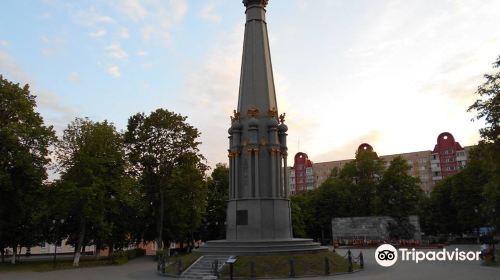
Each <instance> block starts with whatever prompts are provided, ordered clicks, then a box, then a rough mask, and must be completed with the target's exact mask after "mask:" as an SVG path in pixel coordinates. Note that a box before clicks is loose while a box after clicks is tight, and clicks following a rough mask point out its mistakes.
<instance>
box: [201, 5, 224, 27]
mask: <svg viewBox="0 0 500 280" xmlns="http://www.w3.org/2000/svg"><path fill="white" fill-rule="evenodd" d="M214 10H215V6H214V4H213V3H207V4H206V5H205V6H203V7H202V8H201V10H200V12H199V16H200V17H201V18H203V19H205V20H207V21H209V22H213V23H219V22H221V20H222V17H221V16H220V15H218V14H216V13H215V11H214Z"/></svg>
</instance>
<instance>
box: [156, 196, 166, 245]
mask: <svg viewBox="0 0 500 280" xmlns="http://www.w3.org/2000/svg"><path fill="white" fill-rule="evenodd" d="M160 188H161V187H160ZM164 196H165V194H164V190H162V189H160V213H159V215H158V217H159V220H158V222H157V230H158V239H157V241H156V243H157V244H156V245H157V246H158V250H163V216H164V209H165V199H164Z"/></svg>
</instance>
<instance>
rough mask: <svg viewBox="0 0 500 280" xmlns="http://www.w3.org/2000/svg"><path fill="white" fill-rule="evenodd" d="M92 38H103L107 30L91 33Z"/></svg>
mask: <svg viewBox="0 0 500 280" xmlns="http://www.w3.org/2000/svg"><path fill="white" fill-rule="evenodd" d="M89 35H90V36H91V37H102V36H104V35H106V30H105V29H99V30H96V31H94V32H91V33H89Z"/></svg>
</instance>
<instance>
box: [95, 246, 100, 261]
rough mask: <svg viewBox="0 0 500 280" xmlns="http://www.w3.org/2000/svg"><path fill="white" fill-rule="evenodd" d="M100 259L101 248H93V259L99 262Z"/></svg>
mask: <svg viewBox="0 0 500 280" xmlns="http://www.w3.org/2000/svg"><path fill="white" fill-rule="evenodd" d="M100 258H101V248H100V247H97V246H95V259H96V260H99V259H100Z"/></svg>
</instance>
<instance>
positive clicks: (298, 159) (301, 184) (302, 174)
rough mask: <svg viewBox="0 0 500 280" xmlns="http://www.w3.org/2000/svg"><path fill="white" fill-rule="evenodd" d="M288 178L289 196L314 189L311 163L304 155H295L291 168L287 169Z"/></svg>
mask: <svg viewBox="0 0 500 280" xmlns="http://www.w3.org/2000/svg"><path fill="white" fill-rule="evenodd" d="M289 178H290V180H289V182H290V193H291V194H296V193H300V192H305V191H310V190H312V189H314V187H315V183H314V171H313V163H312V161H310V160H309V157H308V156H307V154H306V153H297V154H296V155H295V157H294V161H293V167H292V168H290V169H289Z"/></svg>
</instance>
